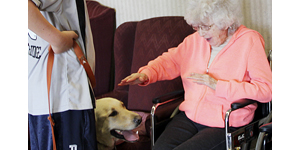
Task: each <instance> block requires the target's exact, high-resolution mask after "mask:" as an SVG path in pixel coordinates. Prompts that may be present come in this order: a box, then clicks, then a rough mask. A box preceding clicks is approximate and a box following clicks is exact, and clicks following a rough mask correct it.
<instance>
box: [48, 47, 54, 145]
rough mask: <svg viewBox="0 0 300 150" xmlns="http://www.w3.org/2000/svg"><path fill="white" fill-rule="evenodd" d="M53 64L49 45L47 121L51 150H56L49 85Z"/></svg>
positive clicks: (52, 54)
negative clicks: (49, 126)
mask: <svg viewBox="0 0 300 150" xmlns="http://www.w3.org/2000/svg"><path fill="white" fill-rule="evenodd" d="M53 62H54V52H53V50H52V48H51V45H49V54H48V63H47V90H48V107H49V117H48V120H49V121H50V125H51V131H52V142H53V150H56V142H55V136H54V125H55V124H54V121H53V119H52V117H51V109H50V85H51V75H52V68H53Z"/></svg>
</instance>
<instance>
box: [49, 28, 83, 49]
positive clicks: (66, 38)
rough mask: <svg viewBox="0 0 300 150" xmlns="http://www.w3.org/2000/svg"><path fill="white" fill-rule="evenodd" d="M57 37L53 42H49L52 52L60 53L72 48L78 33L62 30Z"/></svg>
mask: <svg viewBox="0 0 300 150" xmlns="http://www.w3.org/2000/svg"><path fill="white" fill-rule="evenodd" d="M59 37H60V38H59V39H57V40H55V42H54V43H51V44H52V45H51V47H52V49H53V51H54V53H62V52H65V51H67V50H69V49H70V48H72V47H73V43H74V42H75V41H74V40H76V39H77V38H78V35H77V34H76V33H75V32H74V31H62V32H61V33H60V36H59Z"/></svg>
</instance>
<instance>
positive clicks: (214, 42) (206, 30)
mask: <svg viewBox="0 0 300 150" xmlns="http://www.w3.org/2000/svg"><path fill="white" fill-rule="evenodd" d="M194 29H197V31H198V33H199V35H200V36H202V37H203V38H205V39H206V41H207V42H208V43H209V44H210V45H211V46H216V47H218V46H220V45H221V44H223V43H224V42H225V41H226V39H227V36H228V35H227V33H228V31H227V30H228V29H219V28H218V27H217V26H216V25H214V24H208V25H200V26H198V28H194Z"/></svg>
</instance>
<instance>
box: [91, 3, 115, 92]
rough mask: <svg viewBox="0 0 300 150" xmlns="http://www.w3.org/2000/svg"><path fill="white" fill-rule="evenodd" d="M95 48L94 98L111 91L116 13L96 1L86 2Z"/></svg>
mask: <svg viewBox="0 0 300 150" xmlns="http://www.w3.org/2000/svg"><path fill="white" fill-rule="evenodd" d="M86 4H87V8H88V14H89V19H90V24H91V30H92V34H93V41H94V47H95V57H96V58H95V59H96V62H95V77H96V87H95V88H94V92H95V96H96V97H99V96H101V95H102V94H104V93H107V92H109V91H111V90H112V89H113V79H114V75H113V64H112V63H113V41H114V33H115V28H116V12H115V10H114V9H112V8H109V7H106V6H103V5H101V4H100V3H98V2H97V1H91V0H87V1H86Z"/></svg>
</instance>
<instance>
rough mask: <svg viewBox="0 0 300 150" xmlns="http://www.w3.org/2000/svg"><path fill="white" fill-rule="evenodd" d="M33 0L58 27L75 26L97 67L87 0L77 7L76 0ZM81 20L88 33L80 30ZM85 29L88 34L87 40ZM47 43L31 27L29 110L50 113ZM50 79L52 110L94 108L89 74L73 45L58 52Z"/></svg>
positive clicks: (60, 28)
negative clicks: (82, 16)
mask: <svg viewBox="0 0 300 150" xmlns="http://www.w3.org/2000/svg"><path fill="white" fill-rule="evenodd" d="M33 2H34V3H35V4H36V5H37V6H38V8H39V9H40V11H41V13H42V14H43V15H44V17H45V18H46V19H47V20H48V21H49V22H50V23H51V24H52V25H54V26H55V27H56V28H57V29H58V30H60V31H66V30H73V31H75V32H76V33H77V34H78V35H79V38H78V40H76V41H77V43H78V44H79V46H80V47H81V49H82V51H83V53H84V54H85V55H86V57H87V60H88V62H89V64H90V66H91V68H92V70H93V71H94V66H95V51H94V45H93V39H92V34H91V29H90V23H89V17H88V12H87V7H86V3H85V0H82V5H80V6H79V5H78V7H77V4H76V0H33ZM80 8H84V10H85V18H83V19H79V17H78V14H77V9H78V10H83V9H80ZM81 13H84V12H81ZM79 20H80V21H79ZM82 21H83V22H85V29H84V32H85V33H84V32H82V31H81V30H80V23H82ZM83 27H84V26H83ZM82 33H84V34H85V42H84V41H83V36H82ZM48 47H49V44H48V42H46V41H45V40H43V39H42V38H40V37H39V36H37V35H36V34H35V33H33V32H31V31H30V30H29V31H28V113H29V114H32V115H44V114H48V113H49V110H48V93H47V75H46V73H47V60H48ZM51 80H52V81H51V88H50V100H51V104H50V106H51V113H56V112H63V111H66V110H84V109H92V108H93V105H92V98H93V97H92V96H91V94H90V89H89V82H88V77H87V75H86V72H85V70H84V68H83V67H82V66H81V65H80V63H79V61H78V59H77V57H76V55H75V53H74V50H73V49H70V50H68V51H66V52H64V53H61V54H55V56H54V64H53V71H52V78H51Z"/></svg>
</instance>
